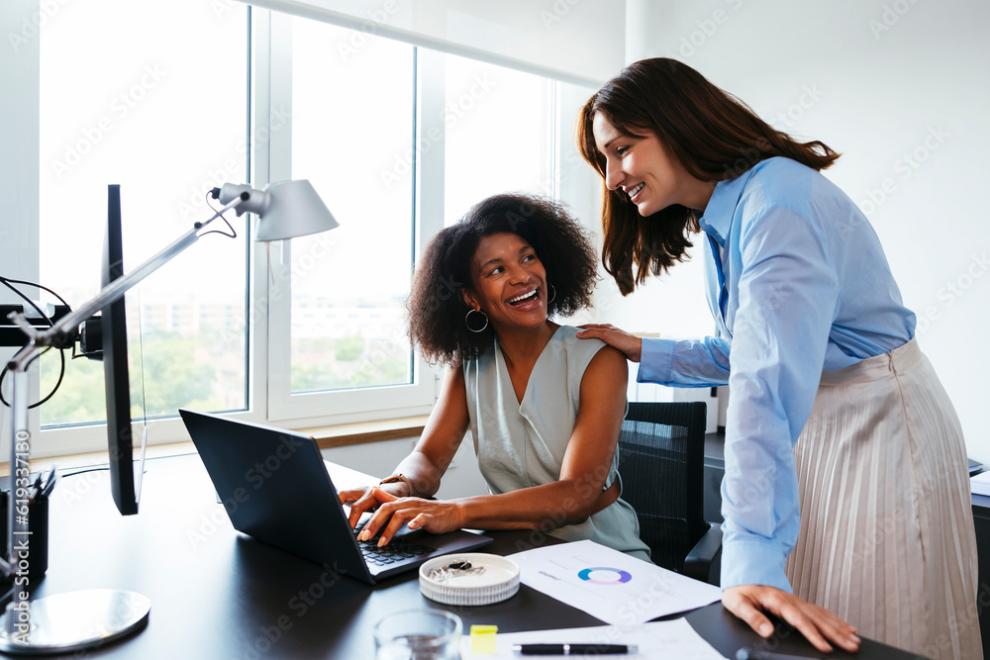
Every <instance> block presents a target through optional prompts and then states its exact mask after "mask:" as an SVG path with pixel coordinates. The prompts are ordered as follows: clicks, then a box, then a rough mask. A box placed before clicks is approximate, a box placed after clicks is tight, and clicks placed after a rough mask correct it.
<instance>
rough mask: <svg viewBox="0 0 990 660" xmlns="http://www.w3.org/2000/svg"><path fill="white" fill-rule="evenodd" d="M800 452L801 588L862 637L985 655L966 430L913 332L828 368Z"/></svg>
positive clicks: (791, 570) (792, 575)
mask: <svg viewBox="0 0 990 660" xmlns="http://www.w3.org/2000/svg"><path fill="white" fill-rule="evenodd" d="M794 453H795V462H796V465H797V471H798V482H799V488H800V498H801V531H800V533H799V536H798V541H797V544H796V545H795V548H794V551H793V552H792V553H791V557H790V559H789V561H788V566H787V572H788V578H789V579H790V581H791V585H792V586H793V588H794V591H795V593H797V594H798V595H799V596H801V597H802V598H804V599H806V600H809V601H811V602H814V603H817V604H818V605H820V606H822V607H825V608H827V609H829V610H832V611H834V612H835V613H836V614H838V615H839V616H841V617H843V618H844V619H846V620H847V621H849V622H850V623H851V624H852V625H854V626H855V627H856V628H857V629H858V630H859V632H860V634H861V635H864V636H866V637H870V638H873V639H876V640H879V641H882V642H885V643H887V644H891V645H893V646H897V647H900V648H903V649H907V650H909V651H912V652H915V653H919V654H922V655H925V656H928V657H932V658H965V659H967V660H969V659H971V658H982V657H983V652H982V646H981V641H980V626H979V618H978V616H977V608H976V583H977V557H976V535H975V531H974V527H973V512H972V504H971V498H970V489H969V479H968V476H967V460H966V450H965V444H964V442H963V435H962V429H961V427H960V424H959V419H958V417H957V416H956V413H955V411H954V409H953V407H952V403H951V402H950V401H949V398H948V396H947V395H946V393H945V390H944V389H943V387H942V385H941V383H940V382H939V380H938V376H937V375H936V374H935V371H934V369H933V368H932V366H931V364H930V363H929V362H928V359H927V358H926V357H925V356H924V354H923V353H922V352H921V350H920V349H919V348H918V346H917V343H916V342H915V341H911V342H908V343H907V344H905V345H904V346H901V347H900V348H898V349H896V350H894V351H892V352H890V353H888V354H885V355H879V356H877V357H874V358H869V359H867V360H864V361H862V362H860V363H858V364H856V365H853V366H852V367H849V368H847V369H843V370H841V371H836V372H831V373H826V374H824V375H823V377H822V382H821V386H820V387H819V390H818V395H817V397H816V399H815V404H814V409H813V410H812V413H811V417H810V418H809V419H808V422H807V424H806V425H805V428H804V430H803V431H802V433H801V436H800V437H799V439H798V443H797V445H796V447H795V450H794Z"/></svg>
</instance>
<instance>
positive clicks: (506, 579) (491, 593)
mask: <svg viewBox="0 0 990 660" xmlns="http://www.w3.org/2000/svg"><path fill="white" fill-rule="evenodd" d="M464 561H467V562H471V565H472V566H484V568H485V570H484V572H483V573H466V574H464V575H456V574H455V576H454V577H450V578H448V579H446V580H443V581H439V580H436V579H433V578H431V577H430V574H431V573H432V572H433V571H435V570H436V569H439V568H443V567H444V566H449V565H450V564H452V563H456V562H464ZM419 590H420V592H422V594H423V595H424V596H426V597H427V598H429V599H430V600H435V601H437V602H438V603H444V604H446V605H491V604H492V603H499V602H501V601H503V600H506V599H508V598H511V597H512V596H514V595H515V593H516V592H517V591H519V565H518V564H516V562H514V561H512V560H511V559H509V558H507V557H500V556H499V555H490V554H486V553H484V552H465V553H460V554H456V553H455V554H451V555H444V556H443V557H434V558H433V559H431V560H430V561H428V562H426V563H425V564H423V565H422V566H420V567H419Z"/></svg>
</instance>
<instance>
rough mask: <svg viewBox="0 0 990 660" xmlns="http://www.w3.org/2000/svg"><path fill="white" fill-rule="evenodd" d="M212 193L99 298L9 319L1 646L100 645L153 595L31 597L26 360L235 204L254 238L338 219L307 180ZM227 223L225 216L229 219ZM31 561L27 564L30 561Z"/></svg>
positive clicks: (41, 650)
mask: <svg viewBox="0 0 990 660" xmlns="http://www.w3.org/2000/svg"><path fill="white" fill-rule="evenodd" d="M210 195H211V196H212V197H213V198H214V199H217V200H219V202H220V204H221V207H220V209H218V210H216V212H215V213H214V214H213V215H212V216H210V217H209V218H207V219H206V220H204V221H202V222H197V223H195V224H194V225H193V226H192V228H191V229H189V230H188V231H187V232H186V233H185V234H183V235H182V236H180V237H179V238H178V239H177V240H176V241H174V242H173V243H171V244H170V245H168V246H167V247H165V248H164V249H163V250H161V251H160V252H158V253H157V254H155V255H154V256H152V257H151V258H149V259H148V260H147V261H146V262H144V263H143V264H141V265H140V266H138V267H137V268H136V269H135V270H133V271H131V272H130V273H127V274H125V275H124V276H123V277H120V278H118V279H116V280H114V281H112V282H111V283H110V284H108V285H107V286H105V287H104V288H103V289H102V290H101V291H100V292H99V293H98V294H97V295H96V297H94V298H92V299H91V300H89V301H87V302H85V303H83V304H82V305H80V306H79V307H78V308H77V309H75V310H73V311H72V312H70V313H69V314H67V315H66V316H64V317H62V318H61V319H60V320H59V321H56V322H55V323H54V324H53V325H52V326H51V327H48V328H44V329H39V328H36V327H34V326H32V325H31V324H30V323H28V321H27V320H26V319H25V317H24V315H23V314H21V313H19V312H15V313H13V314H11V315H10V316H9V318H10V320H11V322H12V323H13V324H14V325H16V326H17V327H19V328H20V329H21V330H22V331H23V332H24V334H25V335H26V336H27V339H28V341H27V344H26V345H25V346H24V347H23V348H22V349H21V350H19V351H18V352H17V353H16V354H15V355H14V357H12V358H11V359H10V362H9V363H8V365H7V367H8V369H9V371H10V372H11V375H12V380H13V393H12V397H11V418H10V419H11V421H10V429H11V435H10V437H11V448H10V465H11V473H10V500H9V504H8V507H7V509H8V520H7V525H8V526H7V530H8V532H7V548H8V553H9V555H8V557H6V558H0V570H3V572H4V574H5V575H8V576H12V577H13V578H14V580H13V582H14V584H13V590H12V597H11V601H10V604H9V605H8V606H7V611H6V613H5V614H4V616H3V624H2V629H0V652H3V653H9V654H22V655H39V654H51V653H68V652H75V651H80V650H82V649H87V648H92V647H95V646H100V645H102V644H105V643H107V642H109V641H111V640H114V639H117V638H119V637H122V636H124V635H126V634H128V633H130V632H132V631H134V630H136V629H138V628H140V627H141V626H143V625H144V624H145V622H146V621H147V618H148V614H149V612H150V610H151V601H150V600H148V598H147V597H146V596H144V595H142V594H138V593H135V592H132V591H120V590H114V589H87V590H82V591H71V592H67V593H61V594H55V595H52V596H46V597H45V598H41V599H38V600H35V601H31V600H30V595H29V593H28V591H27V585H26V584H25V583H24V582H25V581H24V580H20V579H17V578H18V577H19V576H26V575H27V571H28V568H27V565H25V562H24V561H23V560H24V558H25V557H30V538H31V536H30V533H29V532H28V515H27V509H28V507H27V505H26V497H27V492H28V491H29V486H30V482H29V475H30V473H31V470H30V466H29V458H30V454H31V433H30V430H29V427H28V416H27V390H28V367H30V365H31V363H32V362H33V361H34V360H35V358H37V357H38V356H39V355H40V354H41V353H42V352H43V351H44V350H45V349H46V348H47V347H51V346H56V347H58V346H64V345H65V341H66V340H67V338H69V337H74V336H75V334H76V332H77V331H78V328H79V327H80V326H81V325H82V324H84V323H85V322H86V320H87V319H89V318H90V317H91V316H93V315H94V314H95V313H97V312H99V311H101V310H102V309H103V308H104V307H106V306H108V305H110V304H111V303H113V302H115V301H117V300H119V299H120V298H122V297H123V295H124V293H125V292H126V291H127V290H128V289H130V288H131V287H133V286H134V285H136V284H137V283H138V282H140V281H142V280H143V279H145V278H146V277H147V276H148V275H150V274H151V273H153V272H154V271H156V270H158V269H159V268H160V267H161V266H163V265H164V264H166V263H167V262H168V261H170V260H171V259H172V258H173V257H175V256H177V255H178V254H179V253H180V252H182V251H184V250H185V249H186V248H188V247H189V246H190V245H192V244H193V243H195V242H196V241H197V240H199V238H200V237H202V236H203V235H205V234H206V233H208V231H207V227H208V226H209V225H210V224H211V223H213V222H214V221H215V220H216V219H217V218H223V213H225V212H226V211H230V210H233V211H234V212H235V213H236V214H237V215H238V216H240V215H243V214H244V213H245V212H248V213H254V214H256V215H257V216H258V218H259V221H258V229H257V233H256V235H255V236H256V240H258V241H277V240H282V239H288V238H294V237H297V236H305V235H307V234H314V233H317V232H321V231H325V230H328V229H333V228H334V227H336V226H337V221H336V220H334V217H333V215H331V213H330V211H329V210H327V207H326V205H324V203H323V201H322V200H321V199H320V197H319V195H317V193H316V190H314V189H313V186H312V185H310V183H309V181H305V180H300V181H283V182H279V183H272V184H270V185H269V186H267V187H266V188H265V189H264V190H256V189H254V188H251V187H249V186H246V185H234V184H229V183H227V184H224V185H223V186H222V187H220V188H214V189H213V190H212V191H211V193H210ZM223 220H224V221H225V222H226V218H223ZM28 565H29V564H28Z"/></svg>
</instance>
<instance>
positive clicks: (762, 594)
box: [722, 584, 859, 653]
mask: <svg viewBox="0 0 990 660" xmlns="http://www.w3.org/2000/svg"><path fill="white" fill-rule="evenodd" d="M722 605H723V606H724V607H725V609H727V610H729V611H730V612H732V613H733V614H735V615H736V616H737V617H739V618H740V619H742V620H743V621H745V622H746V623H748V624H749V627H750V628H752V629H753V630H754V631H756V633H757V634H758V635H760V636H761V637H769V636H770V635H772V634H773V624H771V623H770V620H769V619H767V617H766V616H764V615H763V613H762V612H761V610H765V611H767V612H771V613H773V614H775V615H776V616H778V617H780V618H781V619H783V620H784V621H786V622H787V623H789V624H791V625H792V626H794V627H795V628H797V629H798V630H799V631H800V632H801V634H802V635H804V636H805V638H807V640H808V641H809V642H811V643H812V644H813V645H814V646H815V648H816V649H818V650H819V651H822V652H823V653H829V652H830V651H831V650H832V646H831V645H830V644H829V641H831V642H834V643H835V644H838V645H839V646H840V647H842V649H843V650H845V651H848V652H850V653H855V652H856V651H858V650H859V637H858V636H857V635H856V629H855V628H853V627H852V626H850V625H849V624H848V623H846V622H845V621H843V620H842V619H841V618H839V617H838V616H836V615H835V614H833V613H832V612H829V611H828V610H826V609H825V608H823V607H818V606H817V605H815V604H813V603H809V602H807V601H805V600H802V599H801V598H799V597H798V596H795V595H794V594H791V593H787V592H786V591H783V590H782V589H777V588H775V587H764V586H760V585H754V584H747V585H742V586H738V587H730V588H728V589H726V590H725V591H723V592H722ZM826 639H827V640H829V641H826Z"/></svg>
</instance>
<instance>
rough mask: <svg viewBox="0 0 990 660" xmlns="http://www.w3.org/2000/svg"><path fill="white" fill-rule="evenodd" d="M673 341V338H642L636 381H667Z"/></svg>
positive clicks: (671, 359)
mask: <svg viewBox="0 0 990 660" xmlns="http://www.w3.org/2000/svg"><path fill="white" fill-rule="evenodd" d="M675 343H676V342H675V341H674V340H673V339H644V340H643V349H642V351H641V352H640V356H639V372H638V373H637V374H636V382H638V383H669V382H670V380H671V379H670V367H671V364H672V362H673V359H674V344H675Z"/></svg>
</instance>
